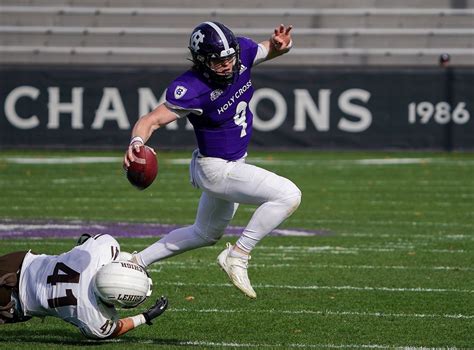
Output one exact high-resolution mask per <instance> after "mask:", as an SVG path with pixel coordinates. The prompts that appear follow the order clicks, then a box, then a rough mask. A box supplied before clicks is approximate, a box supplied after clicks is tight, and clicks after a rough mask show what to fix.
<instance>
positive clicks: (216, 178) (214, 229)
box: [136, 151, 301, 266]
mask: <svg viewBox="0 0 474 350" xmlns="http://www.w3.org/2000/svg"><path fill="white" fill-rule="evenodd" d="M190 176H191V183H192V184H193V185H194V186H195V187H198V188H200V189H201V190H202V191H203V193H202V195H201V199H200V201H199V207H198V210H197V215H196V221H195V222H194V224H193V225H191V226H188V227H183V228H179V229H177V230H173V231H171V232H170V233H168V234H167V235H166V236H164V237H163V238H162V239H160V240H159V241H158V242H156V243H154V244H152V245H151V246H149V247H148V248H146V249H144V250H143V251H141V252H140V253H139V254H137V256H136V257H137V260H138V262H139V263H140V264H143V265H144V266H148V265H150V264H151V263H153V262H155V261H158V260H162V259H165V258H168V257H170V256H173V255H176V254H180V253H183V252H185V251H187V250H190V249H194V248H198V247H203V246H209V245H213V244H215V243H216V242H217V241H218V240H219V239H220V238H221V237H222V235H223V234H224V230H225V228H226V227H227V225H228V224H229V222H230V221H231V220H232V218H233V217H234V214H235V211H236V210H237V208H238V206H239V203H242V204H253V205H257V206H258V208H257V209H256V210H255V212H254V214H253V216H252V218H251V219H250V222H249V223H248V225H247V227H246V228H245V229H244V231H243V232H242V235H241V236H240V238H239V239H238V241H237V243H236V244H237V246H238V247H239V248H241V249H242V250H244V251H246V252H248V253H250V251H251V250H252V249H253V248H254V247H255V245H256V244H257V243H258V242H259V241H260V240H261V239H262V238H263V237H265V236H266V235H267V234H268V233H270V232H271V231H272V230H273V229H275V228H276V227H277V226H278V225H280V224H281V223H282V222H283V221H284V220H285V219H286V218H287V217H289V216H290V215H291V214H292V213H293V212H294V211H295V210H296V209H297V208H298V206H299V204H300V201H301V191H300V190H299V189H298V187H296V185H295V184H294V183H293V182H291V181H290V180H288V179H286V178H284V177H281V176H278V175H276V174H275V173H272V172H270V171H268V170H265V169H262V168H259V167H257V166H254V165H250V164H246V163H245V159H244V158H242V159H240V160H238V161H226V160H224V159H221V158H212V157H202V156H200V155H199V153H198V152H197V151H195V152H194V153H193V158H192V160H191V164H190Z"/></svg>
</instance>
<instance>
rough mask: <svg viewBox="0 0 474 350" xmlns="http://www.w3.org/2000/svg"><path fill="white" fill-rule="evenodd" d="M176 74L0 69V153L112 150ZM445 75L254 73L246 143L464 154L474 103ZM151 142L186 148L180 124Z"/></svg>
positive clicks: (467, 73)
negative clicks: (445, 150) (3, 149)
mask: <svg viewBox="0 0 474 350" xmlns="http://www.w3.org/2000/svg"><path fill="white" fill-rule="evenodd" d="M178 72H180V69H177V70H169V69H147V70H143V69H142V70H139V69H119V68H117V69H114V70H112V71H111V70H110V69H107V70H102V69H100V68H87V69H83V70H77V69H75V70H71V69H66V68H64V69H54V68H50V69H45V68H41V69H39V68H13V69H12V68H10V69H3V68H2V70H0V74H1V78H2V81H3V82H5V84H2V86H1V87H0V98H1V100H0V101H1V103H2V105H3V106H2V107H3V108H2V111H1V114H0V147H36V146H40V147H48V146H51V147H64V148H77V147H83V148H95V147H99V148H120V149H121V148H123V144H126V143H127V142H128V137H129V132H130V129H131V128H132V127H133V125H134V123H135V121H136V120H137V118H138V117H139V116H141V115H144V114H146V113H148V112H149V111H151V110H152V109H153V108H155V107H156V106H157V105H159V104H160V103H162V102H163V101H164V98H165V89H166V86H167V84H168V83H169V82H170V81H171V80H172V79H173V78H174V77H175V76H176V75H177V74H178ZM279 73H281V72H279ZM449 73H450V75H451V79H447V78H449V75H447V74H446V72H445V71H443V70H441V69H436V68H434V69H432V70H428V71H426V70H424V71H419V70H417V69H411V70H410V69H399V70H397V69H394V68H391V69H385V70H374V69H370V70H363V69H361V68H358V69H354V70H345V71H344V72H341V71H340V69H338V70H328V69H324V70H323V69H321V70H318V69H310V70H305V69H296V68H295V69H292V70H291V73H288V70H285V74H275V69H274V68H270V69H260V68H256V69H255V70H254V73H253V76H254V77H253V79H252V81H249V82H248V87H250V86H252V85H253V87H254V88H255V94H254V97H253V100H252V101H251V105H250V108H251V109H252V111H253V112H254V122H253V126H254V136H253V143H254V145H258V146H264V147H269V148H271V147H315V148H367V149H369V148H433V149H441V148H455V149H472V148H474V140H473V138H472V136H470V135H473V134H474V133H473V131H474V126H473V125H474V122H473V121H472V118H471V114H472V108H473V105H474V95H473V93H472V92H471V90H472V89H470V88H469V86H470V85H471V86H472V83H474V72H473V71H472V70H468V69H466V70H463V71H460V72H459V73H457V72H452V71H450V72H449ZM453 75H455V77H456V79H454V78H453ZM245 86H246V87H247V85H245ZM248 87H247V88H248ZM214 93H216V94H221V93H222V92H221V91H217V90H216V91H214ZM232 97H233V98H234V100H235V101H232V100H231V99H229V101H228V103H227V104H226V105H225V106H221V107H220V108H223V109H224V108H236V107H237V100H238V96H232ZM158 138H159V145H160V147H169V148H173V147H192V146H194V145H195V141H194V136H193V133H192V126H191V124H190V123H189V122H187V121H186V120H179V121H177V122H174V123H172V124H169V125H167V126H166V128H164V129H163V130H160V131H159V135H158V137H157V139H158ZM151 143H152V144H153V139H152V140H151Z"/></svg>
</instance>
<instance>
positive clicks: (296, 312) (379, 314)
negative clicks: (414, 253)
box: [169, 308, 474, 319]
mask: <svg viewBox="0 0 474 350" xmlns="http://www.w3.org/2000/svg"><path fill="white" fill-rule="evenodd" d="M169 311H171V312H189V313H193V312H195V313H218V314H219V313H229V314H233V313H249V314H250V313H252V314H287V315H331V316H369V317H390V318H449V319H474V315H463V314H405V313H386V312H365V311H363V312H358V311H331V310H275V309H269V310H258V309H228V310H225V309H197V310H195V309H187V308H180V309H170V310H169Z"/></svg>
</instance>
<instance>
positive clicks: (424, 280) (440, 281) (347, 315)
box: [0, 151, 474, 349]
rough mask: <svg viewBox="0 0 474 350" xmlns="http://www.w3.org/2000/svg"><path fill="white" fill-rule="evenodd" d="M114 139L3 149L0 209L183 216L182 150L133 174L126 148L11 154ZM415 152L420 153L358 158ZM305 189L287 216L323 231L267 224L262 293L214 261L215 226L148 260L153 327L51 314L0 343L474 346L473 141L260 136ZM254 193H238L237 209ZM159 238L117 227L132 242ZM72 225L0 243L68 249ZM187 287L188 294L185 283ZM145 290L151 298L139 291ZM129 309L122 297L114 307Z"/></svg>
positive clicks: (79, 215) (62, 216)
mask: <svg viewBox="0 0 474 350" xmlns="http://www.w3.org/2000/svg"><path fill="white" fill-rule="evenodd" d="M97 155H100V156H115V157H120V156H121V154H120V153H112V152H102V153H92V152H87V153H71V152H31V151H30V152H5V151H4V152H2V153H0V188H1V189H2V192H1V193H2V195H1V196H0V218H3V219H5V218H9V219H46V218H48V219H49V218H52V219H58V220H76V219H80V220H92V221H102V220H103V221H135V222H157V223H168V224H171V223H178V224H187V223H192V221H193V218H194V214H195V210H196V205H197V202H198V199H199V192H198V191H196V190H194V189H193V188H192V187H191V186H190V185H189V184H188V170H187V166H186V165H180V164H176V163H175V162H174V160H176V159H181V158H189V152H164V153H160V173H159V178H158V180H157V182H156V183H154V184H153V186H152V187H151V188H149V189H148V190H146V191H143V192H140V191H137V190H135V189H133V188H132V187H131V186H130V185H129V184H128V183H127V181H126V179H125V178H124V175H123V171H122V170H121V163H120V161H117V162H116V163H101V164H66V165H57V164H56V165H44V164H41V165H26V164H14V163H11V162H8V161H7V160H6V158H8V157H17V156H22V157H33V158H42V157H59V158H60V157H69V156H97ZM394 158H404V159H406V158H423V159H426V160H425V161H423V162H421V163H415V164H385V165H367V164H361V163H360V162H359V161H360V160H365V159H388V160H390V159H394ZM249 161H250V162H254V163H256V164H258V165H261V166H263V167H265V168H267V169H270V170H273V171H276V172H277V173H279V174H281V175H283V176H286V177H289V178H290V179H292V180H293V181H294V182H295V183H296V184H297V185H298V186H299V187H300V188H301V189H302V192H303V201H302V204H301V206H300V208H299V209H298V211H297V212H296V213H295V214H294V215H293V216H292V217H291V218H290V219H289V220H288V221H286V222H285V223H284V224H283V227H285V228H305V229H313V230H320V231H324V232H325V235H320V236H314V237H274V236H270V237H267V238H266V239H265V240H263V241H262V242H261V243H260V244H259V246H258V247H257V249H255V251H254V253H253V257H252V260H251V264H250V269H249V274H250V278H251V280H252V282H253V284H254V287H255V289H256V291H257V294H258V299H257V300H255V301H251V300H248V299H245V298H244V297H243V296H242V295H241V294H240V293H239V292H238V291H237V290H236V289H234V288H233V287H231V285H230V284H229V283H228V281H227V280H226V278H225V275H224V274H223V273H222V272H221V271H220V270H219V269H218V268H217V266H216V265H215V258H216V256H217V255H218V253H219V252H220V250H221V249H222V248H223V246H224V242H225V241H227V240H229V241H235V239H236V238H235V237H224V239H223V240H222V241H221V242H219V243H218V244H217V245H216V246H213V247H209V248H201V249H198V250H195V251H192V252H188V253H185V254H183V255H180V256H177V257H174V258H172V259H169V260H166V261H163V262H161V263H157V264H154V265H152V266H151V270H150V271H151V275H152V278H153V280H154V281H155V290H154V293H155V296H158V295H159V294H166V295H167V296H168V297H169V299H170V308H169V310H168V311H167V312H166V313H165V315H163V317H161V318H160V319H158V320H157V322H156V324H155V325H154V326H153V327H140V328H139V329H137V330H134V331H133V332H131V333H129V334H127V335H125V336H123V337H122V338H121V339H119V340H117V341H116V342H113V343H103V344H97V343H95V342H91V341H87V340H84V339H83V338H82V336H81V335H80V334H79V332H77V331H76V330H75V329H74V327H72V326H69V325H67V324H65V323H64V322H62V321H59V320H55V319H51V318H47V319H46V321H45V322H41V320H32V321H30V322H28V323H25V324H22V325H8V326H3V327H1V328H0V348H5V349H12V348H20V347H21V348H25V347H31V348H33V349H46V348H48V349H50V348H58V349H59V348H79V347H87V348H95V347H100V348H101V349H109V348H110V349H126V348H131V347H133V348H156V347H157V346H159V348H163V349H165V348H166V349H168V348H170V349H182V348H203V349H209V348H213V349H221V348H222V349H231V348H238V349H246V348H249V349H261V348H264V349H265V348H276V349H284V348H311V349H318V348H396V347H413V348H416V347H418V348H421V347H429V348H448V347H450V348H455V347H456V348H472V347H474V331H473V330H474V154H472V153H455V154H446V153H414V152H404V153H382V152H373V153H368V152H365V153H362V152H309V151H307V152H265V153H252V154H251V157H250V159H249ZM253 209H254V208H253V207H251V206H242V207H241V208H240V209H239V211H238V213H237V215H236V217H235V219H234V221H233V222H232V224H233V225H245V223H246V222H247V220H248V219H249V218H250V215H251V214H252V210H253ZM154 241H155V239H152V238H134V239H130V238H126V239H125V238H122V239H119V242H120V243H121V245H122V248H123V249H124V250H128V251H132V250H140V249H141V248H144V247H146V246H147V245H148V244H150V243H152V242H154ZM73 244H74V242H73V240H71V239H43V240H25V239H21V240H13V239H11V240H1V241H0V254H2V253H6V252H11V251H14V250H20V249H25V248H32V249H34V250H36V251H41V252H46V253H59V252H63V251H66V250H68V249H70V248H71V247H72V246H73ZM190 297H192V298H190ZM151 302H152V301H151V300H149V301H148V303H147V304H146V305H145V307H146V306H148V305H149V304H150V303H151ZM122 313H123V314H124V315H128V314H130V313H129V312H122Z"/></svg>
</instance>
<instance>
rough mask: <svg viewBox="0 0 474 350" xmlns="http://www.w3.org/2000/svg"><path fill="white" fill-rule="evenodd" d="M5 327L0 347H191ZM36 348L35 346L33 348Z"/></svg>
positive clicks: (170, 342) (171, 341)
mask: <svg viewBox="0 0 474 350" xmlns="http://www.w3.org/2000/svg"><path fill="white" fill-rule="evenodd" d="M7 328H8V326H7V327H5V326H3V327H2V329H1V337H0V345H1V344H2V343H9V344H34V343H36V344H42V345H51V346H57V345H62V346H89V347H90V346H100V345H106V344H113V343H117V344H124V345H126V344H142V345H170V346H189V344H188V343H187V341H186V340H178V339H146V340H145V339H143V337H135V336H133V335H124V336H122V337H119V338H115V339H109V340H92V339H87V338H85V337H83V336H82V335H81V334H80V333H78V332H76V331H73V330H71V331H69V330H65V329H62V330H61V329H48V330H47V331H44V332H41V331H37V330H36V331H30V330H27V329H23V330H19V329H7ZM33 348H34V346H33Z"/></svg>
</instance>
